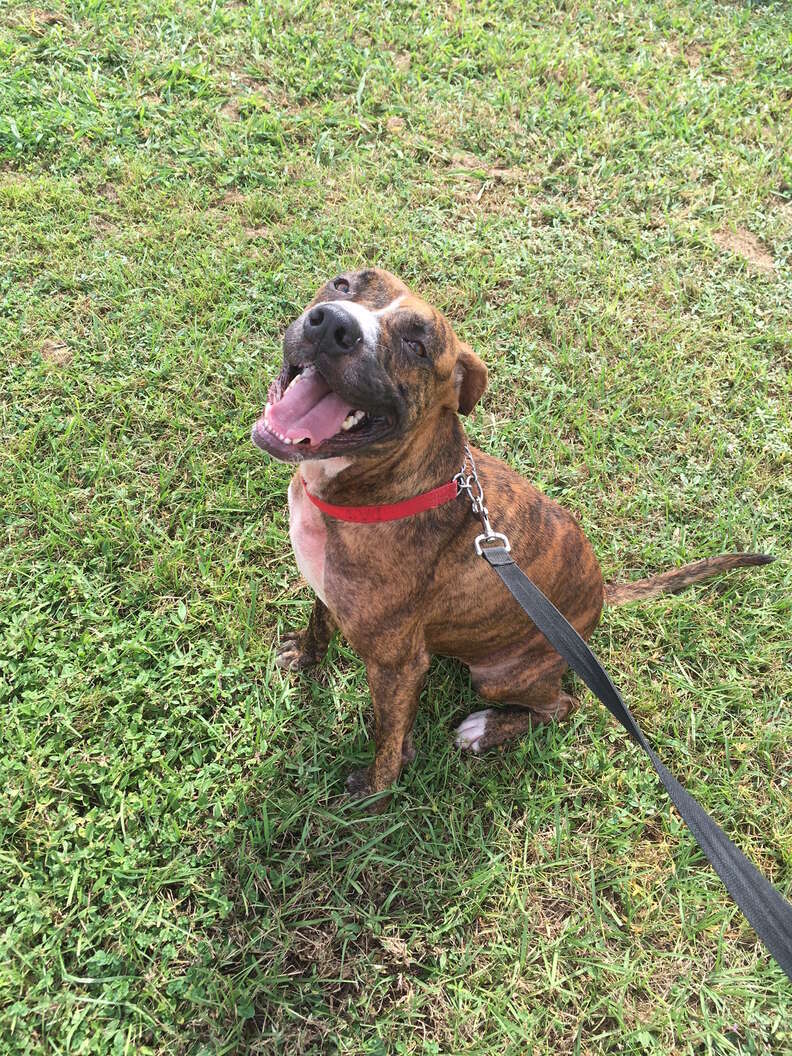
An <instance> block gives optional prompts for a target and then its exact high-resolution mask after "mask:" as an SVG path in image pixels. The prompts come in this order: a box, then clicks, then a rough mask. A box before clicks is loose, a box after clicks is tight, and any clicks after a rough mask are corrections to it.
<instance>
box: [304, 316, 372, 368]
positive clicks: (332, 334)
mask: <svg viewBox="0 0 792 1056" xmlns="http://www.w3.org/2000/svg"><path fill="white" fill-rule="evenodd" d="M303 336H304V337H305V339H306V340H307V341H310V342H311V344H313V345H315V346H316V348H317V351H322V352H329V353H330V354H331V355H342V354H343V353H345V352H351V351H352V349H353V348H354V347H355V345H356V344H357V343H358V341H360V340H361V339H362V337H363V331H362V330H361V329H360V323H359V322H358V321H357V319H355V317H354V316H353V315H350V314H349V313H348V312H345V311H344V309H343V308H337V307H336V306H335V305H333V304H322V305H319V306H317V307H316V308H312V309H311V310H310V312H309V313H308V315H306V317H305V322H304V323H303Z"/></svg>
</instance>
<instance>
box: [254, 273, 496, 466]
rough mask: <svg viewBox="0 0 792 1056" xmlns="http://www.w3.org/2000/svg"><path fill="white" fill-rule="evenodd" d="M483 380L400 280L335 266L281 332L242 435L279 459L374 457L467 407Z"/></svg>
mask: <svg viewBox="0 0 792 1056" xmlns="http://www.w3.org/2000/svg"><path fill="white" fill-rule="evenodd" d="M486 385H487V368H486V367H485V366H484V364H483V363H482V361H481V360H480V359H479V358H478V356H477V355H476V354H475V353H474V352H473V351H472V350H471V349H470V348H469V347H468V346H467V345H466V344H464V343H463V342H462V341H460V340H459V339H458V338H457V336H456V334H455V333H454V331H453V330H452V328H451V325H450V324H449V322H448V320H447V319H445V318H444V316H443V315H442V314H441V313H440V312H439V311H438V310H437V309H436V308H433V307H432V306H431V305H429V304H427V303H426V302H425V301H423V300H421V299H420V297H416V295H415V294H414V293H411V292H410V291H409V290H408V289H407V287H406V286H405V285H404V283H403V282H401V280H400V279H397V278H396V276H395V275H391V274H390V272H387V271H383V270H381V269H379V268H368V269H366V270H365V271H356V272H345V273H344V274H343V275H338V276H337V277H336V278H334V279H331V280H330V282H328V283H326V284H325V285H324V286H323V287H322V289H321V290H320V291H319V292H318V294H317V295H316V297H314V299H313V301H312V302H311V303H310V304H309V305H308V307H307V308H306V309H305V311H304V312H303V313H302V315H300V316H299V317H298V318H297V319H295V320H294V322H293V323H292V324H291V326H290V327H289V328H288V330H287V331H286V334H285V337H284V339H283V368H282V369H281V372H280V375H279V376H278V377H277V378H276V380H275V381H274V382H273V383H272V385H271V386H270V390H269V395H268V398H267V406H266V408H265V411H264V414H263V415H262V416H261V418H259V420H258V421H257V422H256V424H255V425H254V426H253V433H252V438H253V442H254V443H255V444H256V445H257V446H258V447H260V448H262V449H263V450H264V451H267V452H269V454H271V455H273V456H274V457H275V458H279V459H281V460H283V461H284V462H300V461H302V460H303V459H307V458H331V457H335V456H338V455H346V456H356V455H361V456H363V455H365V456H376V455H377V454H378V453H379V452H384V451H386V450H388V449H389V448H391V447H392V446H394V445H397V444H398V443H399V442H401V441H403V440H404V439H406V438H407V437H408V435H409V434H410V433H411V432H412V431H414V430H416V429H417V428H419V427H420V426H421V425H422V423H425V422H426V421H427V420H429V419H430V417H431V416H432V414H435V413H437V412H440V413H442V412H447V413H455V412H457V411H458V412H459V413H461V414H467V413H468V412H469V411H471V410H472V409H473V407H474V406H475V405H476V403H477V402H478V399H479V397H480V396H481V394H482V393H483V392H484V389H485V388H486Z"/></svg>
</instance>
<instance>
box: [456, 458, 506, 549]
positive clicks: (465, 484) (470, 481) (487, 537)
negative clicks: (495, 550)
mask: <svg viewBox="0 0 792 1056" xmlns="http://www.w3.org/2000/svg"><path fill="white" fill-rule="evenodd" d="M468 463H470V472H469V473H468V472H467V466H468ZM453 479H454V481H455V482H456V485H457V489H458V493H459V494H460V495H461V494H462V492H465V493H466V494H467V497H468V498H469V499H470V506H471V509H472V510H473V512H474V513H475V515H476V516H477V517H478V519H479V520H480V521H481V527H482V528H483V529H484V531H483V532H482V534H481V535H478V536H476V540H475V543H474V545H475V547H476V553H477V554H478V555H479V557H481V556H482V553H481V548H482V544H484V543H495V542H499V541H500V542H501V543H502V545H503V548H504V550H506V552H507V553H508V552H509V551H510V550H511V545H510V543H509V540H508V539H507V538H506V536H505V535H504V534H503V533H502V532H496V531H494V530H493V528H492V525H491V524H490V519H489V510H488V509H487V507H486V505H485V504H484V489H483V488H482V486H481V481H480V480H479V476H478V473H477V472H476V463H475V462H474V461H473V455H472V454H471V453H470V448H469V447H468V446H467V444H466V445H465V461H464V462H463V463H462V468H461V469H460V471H459V472H458V473H457V475H456V476H455V477H454V478H453ZM474 489H475V490H474Z"/></svg>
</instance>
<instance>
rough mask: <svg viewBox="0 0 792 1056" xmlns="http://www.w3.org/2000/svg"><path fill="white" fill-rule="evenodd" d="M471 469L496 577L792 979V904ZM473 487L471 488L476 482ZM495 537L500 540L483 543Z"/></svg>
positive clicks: (482, 551)
mask: <svg viewBox="0 0 792 1056" xmlns="http://www.w3.org/2000/svg"><path fill="white" fill-rule="evenodd" d="M466 454H467V457H468V459H469V461H470V465H471V470H472V471H471V473H470V474H466V472H465V467H463V468H462V471H461V472H460V473H459V474H457V477H456V478H455V479H456V480H457V483H458V486H459V490H460V493H462V492H463V491H465V492H467V494H468V496H469V498H470V500H471V502H472V504H473V512H474V513H475V514H476V515H477V516H478V517H480V518H481V522H482V524H483V526H484V533H483V534H482V535H479V536H478V537H477V538H476V542H475V546H476V553H477V554H479V555H480V556H481V557H483V558H484V560H485V561H486V562H487V563H488V564H489V565H490V567H491V568H492V569H494V571H495V572H497V574H498V575H499V576H500V578H501V579H502V581H503V583H504V585H505V586H506V588H507V590H509V592H510V593H511V594H512V596H513V597H514V598H515V600H516V601H517V603H518V604H519V605H520V606H521V607H522V608H523V609H524V610H525V612H526V613H527V614H528V616H529V617H530V618H531V619H532V620H533V622H534V623H535V624H536V626H537V628H538V629H539V630H540V631H541V632H542V634H543V635H544V636H545V638H546V639H547V640H548V642H549V643H550V644H551V645H552V647H553V648H554V649H555V650H556V652H558V653H559V654H560V655H561V656H562V657H563V658H564V660H566V662H567V663H568V664H569V666H570V667H571V668H572V670H573V671H574V672H575V673H576V674H578V675H579V676H580V677H581V678H582V679H583V681H584V682H585V683H586V685H587V686H588V687H589V689H590V690H591V692H592V693H593V694H594V695H595V696H596V697H598V698H599V699H600V700H601V701H602V703H603V704H604V705H605V707H606V708H607V709H608V711H609V712H610V713H611V715H613V716H614V717H615V718H617V719H618V720H619V722H620V723H621V724H622V726H623V727H624V729H625V730H626V731H627V733H628V734H629V735H630V737H632V739H633V740H634V741H636V742H637V743H638V744H639V745H640V746H641V747H642V748H643V750H644V751H645V752H646V754H647V755H648V756H649V758H650V760H651V762H652V766H653V767H654V768H655V770H656V771H657V774H658V776H659V778H660V780H661V781H662V782H663V786H664V788H665V790H666V792H667V793H668V795H669V796H670V797H671V800H672V801H673V803H674V806H675V807H676V808H677V810H678V811H679V813H680V815H681V816H682V818H683V820H684V821H685V823H686V825H687V827H688V828H689V829H690V831H691V832H692V833H693V836H694V837H695V840H696V842H697V843H698V845H699V847H700V848H701V849H702V851H703V852H704V854H705V855H706V857H707V859H708V861H709V862H710V864H711V865H712V867H713V869H714V870H715V872H716V873H717V874H718V876H719V877H720V878H721V880H722V881H723V883H724V884H725V885H726V889H727V890H728V892H729V894H730V895H731V896H732V898H733V899H734V901H735V902H736V903H737V905H738V906H739V907H740V909H741V910H742V911H743V913H744V914H745V916H746V917H747V918H748V920H749V921H750V923H751V925H752V926H753V929H754V931H755V932H756V934H757V935H758V936H759V938H760V939H761V940H762V942H763V943H764V944H765V946H766V947H767V948H768V950H769V951H770V953H771V954H772V955H773V957H774V958H775V959H776V961H777V962H778V964H779V965H780V966H781V968H782V969H783V971H784V972H785V973H786V975H787V978H788V979H789V980H790V981H792V905H790V904H789V902H787V901H786V899H784V898H783V897H782V896H781V895H780V894H779V892H778V891H777V890H776V889H775V888H774V887H773V885H772V884H771V883H770V882H769V881H768V880H766V879H765V877H764V876H762V874H761V873H760V872H759V870H758V869H757V868H756V866H755V865H753V864H752V863H751V862H749V861H748V859H747V858H746V857H745V855H744V854H743V853H742V851H740V850H739V849H738V848H737V847H736V846H735V845H734V844H733V843H732V841H731V840H730V839H729V838H728V836H727V835H726V833H725V832H724V831H723V829H721V828H720V827H719V826H718V825H716V823H715V822H714V821H713V820H712V818H711V817H710V816H709V814H707V812H706V811H705V810H704V809H703V808H702V807H701V806H699V804H698V803H697V802H696V800H695V799H694V798H693V796H691V795H690V793H689V792H687V791H685V789H684V788H683V787H682V785H680V783H679V782H678V781H677V779H676V778H675V777H674V775H673V774H672V773H671V772H670V770H668V769H667V768H666V767H665V766H664V765H663V763H662V762H661V761H660V759H659V758H658V756H657V753H656V752H655V751H654V749H653V748H652V747H651V745H650V744H649V742H648V741H647V739H646V737H644V735H643V733H642V732H641V729H640V727H639V726H638V723H637V722H636V721H635V719H634V718H633V717H632V715H631V714H630V711H629V709H628V708H627V705H626V704H625V703H624V701H623V700H622V698H621V694H620V693H619V691H618V689H616V687H615V686H614V684H613V682H611V680H610V677H609V676H608V673H607V672H606V671H605V669H604V668H603V666H602V664H600V662H599V660H598V659H597V658H596V656H595V655H594V653H593V652H592V651H591V649H589V647H588V646H587V645H586V643H585V642H584V640H583V639H582V638H581V637H580V635H579V634H578V633H577V631H576V630H575V628H574V627H573V626H572V625H571V624H570V623H569V622H568V621H567V620H566V619H565V618H564V617H563V616H562V615H561V613H560V612H559V611H558V609H557V608H556V607H555V605H553V603H552V602H551V601H549V600H548V599H547V598H546V597H545V595H544V594H543V593H542V592H541V590H539V588H538V587H537V586H536V584H535V583H532V582H531V580H530V579H529V578H528V577H527V576H526V575H525V573H524V572H523V571H522V570H521V569H520V568H518V567H517V565H516V564H515V563H514V561H513V560H512V558H511V557H510V556H509V551H510V549H511V547H510V546H509V541H508V539H507V538H506V536H504V535H502V534H500V533H498V532H493V530H492V527H491V525H490V523H489V514H488V512H487V507H486V506H485V505H484V493H483V491H482V489H481V484H480V482H479V479H478V476H477V474H476V466H475V463H474V462H473V457H472V455H471V454H470V451H469V450H467V449H466ZM474 487H475V488H476V492H475V493H474V491H473V488H474ZM491 543H498V545H495V546H493V545H488V544H491Z"/></svg>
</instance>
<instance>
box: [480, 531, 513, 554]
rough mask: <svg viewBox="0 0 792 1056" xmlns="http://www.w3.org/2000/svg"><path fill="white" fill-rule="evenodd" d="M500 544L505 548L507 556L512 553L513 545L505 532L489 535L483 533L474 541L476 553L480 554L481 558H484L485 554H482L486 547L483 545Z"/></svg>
mask: <svg viewBox="0 0 792 1056" xmlns="http://www.w3.org/2000/svg"><path fill="white" fill-rule="evenodd" d="M498 542H499V543H500V545H501V546H502V547H503V549H504V550H505V551H506V553H507V554H508V553H509V552H510V551H511V543H510V542H509V540H508V538H507V537H506V536H505V535H504V534H503V532H490V534H489V535H486V534H485V533H482V534H481V535H477V536H476V538H475V540H474V542H473V545H474V546H475V548H476V553H477V554H478V556H479V557H483V556H484V554H483V553H482V550H483V549H484V545H483V544H484V543H498Z"/></svg>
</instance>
